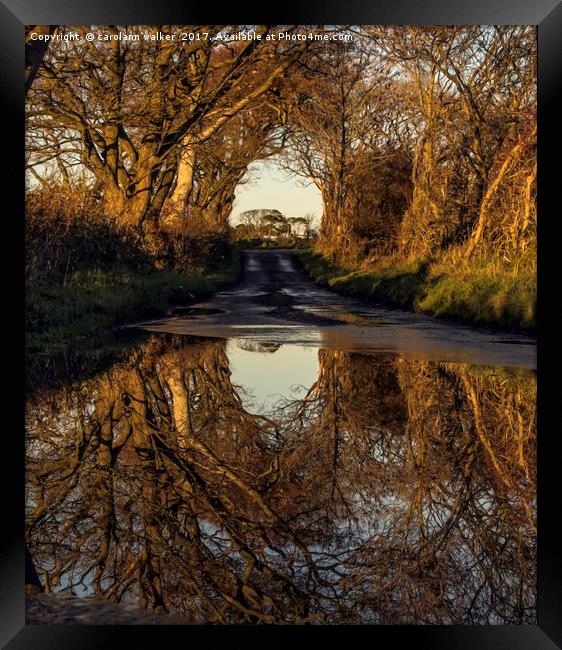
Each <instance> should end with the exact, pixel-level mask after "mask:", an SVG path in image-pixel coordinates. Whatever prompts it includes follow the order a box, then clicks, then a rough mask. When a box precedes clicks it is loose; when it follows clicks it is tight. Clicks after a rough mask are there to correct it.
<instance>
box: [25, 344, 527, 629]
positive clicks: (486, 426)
mask: <svg viewBox="0 0 562 650" xmlns="http://www.w3.org/2000/svg"><path fill="white" fill-rule="evenodd" d="M535 393H536V380H535V374H534V372H533V371H531V370H527V369H517V368H504V367H491V366H474V365H472V366H470V365H466V364H462V363H456V362H448V361H443V362H436V361H429V360H424V359H412V358H410V357H407V356H403V355H400V354H393V355H391V356H390V355H385V354H380V355H377V354H369V355H363V354H360V353H357V352H350V351H343V350H338V349H323V348H321V347H320V348H319V347H302V346H298V345H285V344H276V343H271V342H264V341H259V340H258V341H253V340H251V339H248V338H245V339H230V340H221V339H201V338H199V339H195V338H192V337H188V336H181V335H173V334H153V335H150V337H149V338H148V339H147V340H146V341H145V342H144V343H142V344H141V345H139V346H138V347H137V348H135V349H133V350H132V351H131V352H130V354H129V355H128V356H127V358H125V359H124V360H122V361H120V362H119V363H118V364H116V365H114V366H113V367H111V368H110V369H109V370H107V371H105V372H103V373H101V374H99V375H98V376H96V377H94V378H89V379H85V380H79V381H74V382H70V383H67V384H66V385H61V386H59V387H57V388H51V389H49V390H45V389H42V388H41V386H37V387H35V388H34V389H33V390H32V391H30V396H29V398H28V403H27V543H28V547H29V549H30V552H31V555H32V557H33V561H34V562H35V565H36V567H37V569H38V572H39V574H40V576H41V579H42V581H43V582H44V583H46V584H47V585H48V588H49V589H50V590H52V591H55V592H56V591H61V590H66V591H70V590H72V591H73V592H74V593H76V594H78V595H88V594H92V593H98V594H100V595H102V596H103V597H105V598H107V599H110V600H115V601H123V602H134V603H141V604H142V605H146V606H148V607H149V608H156V609H157V610H158V611H169V612H171V613H176V614H181V615H183V616H185V617H187V618H188V619H189V620H191V621H193V622H195V623H227V624H232V623H307V622H308V623H330V624H344V623H379V624H404V623H414V624H475V623H477V624H507V623H529V624H532V623H535V622H536V609H535V608H536V525H535V523H536V522H535V518H536V517H535V461H536V430H535Z"/></svg>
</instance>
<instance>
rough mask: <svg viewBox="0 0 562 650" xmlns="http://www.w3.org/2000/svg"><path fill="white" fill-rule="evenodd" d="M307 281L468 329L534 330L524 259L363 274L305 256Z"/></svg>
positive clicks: (450, 256) (411, 265)
mask: <svg viewBox="0 0 562 650" xmlns="http://www.w3.org/2000/svg"><path fill="white" fill-rule="evenodd" d="M299 256H300V259H301V261H302V262H303V264H304V266H305V268H306V269H307V271H308V273H309V274H310V275H311V277H312V278H313V279H314V280H315V281H316V282H318V283H319V284H321V285H323V286H326V287H328V288H330V289H332V290H334V291H336V292H337V293H340V294H343V295H350V296H357V297H363V298H368V299H370V300H372V301H374V302H377V303H380V304H386V305H390V306H395V307H400V308H403V309H410V310H413V311H417V312H423V313H427V314H431V315H433V316H440V317H448V318H454V319H457V320H462V321H465V322H470V323H477V324H486V325H499V326H501V327H505V328H516V329H521V330H526V331H534V330H535V329H536V322H535V313H536V274H535V271H534V268H533V264H532V262H531V259H530V255H528V256H527V259H525V258H522V259H519V260H518V261H517V263H515V262H514V261H510V262H504V261H500V260H499V259H497V258H495V257H491V256H490V257H483V258H480V259H477V260H474V261H471V262H465V261H464V260H463V259H462V256H461V255H460V254H459V251H453V252H452V253H446V254H444V255H443V256H442V257H441V258H439V259H438V260H436V261H432V262H428V261H423V260H420V259H416V260H409V261H405V262H404V261H397V260H396V261H393V260H392V259H390V260H386V261H385V262H384V263H381V264H380V265H379V266H378V267H375V268H372V269H369V270H353V269H345V268H340V267H337V266H334V265H332V264H330V263H329V262H328V261H327V260H325V259H324V258H323V257H322V256H321V255H320V254H318V253H315V252H313V251H311V250H305V251H302V252H300V253H299Z"/></svg>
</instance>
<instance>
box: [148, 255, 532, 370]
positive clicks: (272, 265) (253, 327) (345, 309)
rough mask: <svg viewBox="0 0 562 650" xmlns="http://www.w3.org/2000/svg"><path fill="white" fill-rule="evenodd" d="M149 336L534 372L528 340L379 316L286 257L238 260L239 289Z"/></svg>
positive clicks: (179, 312) (388, 313) (178, 313)
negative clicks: (387, 355)
mask: <svg viewBox="0 0 562 650" xmlns="http://www.w3.org/2000/svg"><path fill="white" fill-rule="evenodd" d="M137 326H140V327H142V328H143V329H146V330H149V331H154V332H169V333H174V334H186V335H192V336H205V337H211V338H233V337H236V338H242V339H244V338H247V339H251V340H254V341H258V342H261V343H269V344H284V343H293V344H298V345H308V346H314V347H321V348H324V349H339V350H346V351H350V352H361V353H363V354H369V353H380V352H386V353H396V354H401V355H406V356H409V357H411V358H418V359H428V360H432V361H456V362H462V363H473V364H484V365H497V366H512V367H521V368H534V367H536V339H535V338H534V337H532V336H529V335H521V334H510V333H505V332H494V331H489V330H486V329H480V328H475V327H471V326H467V325H456V324H451V323H449V322H446V321H442V320H439V319H435V318H431V317H429V316H425V315H421V314H413V313H411V312H406V311H401V310H396V309H386V308H381V307H378V306H374V305H371V304H369V303H367V302H366V301H363V300H358V299H354V298H350V297H345V296H339V295H337V294H335V293H332V292H330V291H328V290H326V289H323V288H320V287H318V286H317V285H316V284H315V283H314V282H312V280H311V279H310V278H309V277H308V275H307V274H306V273H305V272H304V270H303V269H302V267H301V265H300V262H299V260H298V258H297V256H296V254H295V253H294V252H293V251H290V250H253V251H246V252H245V253H244V254H243V260H242V274H241V278H240V282H239V283H238V284H237V285H236V286H235V287H234V288H232V289H229V290H226V291H221V292H219V293H217V294H215V295H214V296H213V297H212V298H211V299H209V300H207V301H202V302H198V303H196V304H193V305H190V306H189V307H184V308H181V307H180V308H177V309H176V310H174V314H172V315H171V316H169V317H167V318H164V319H159V320H154V321H150V322H145V323H141V324H138V325H137Z"/></svg>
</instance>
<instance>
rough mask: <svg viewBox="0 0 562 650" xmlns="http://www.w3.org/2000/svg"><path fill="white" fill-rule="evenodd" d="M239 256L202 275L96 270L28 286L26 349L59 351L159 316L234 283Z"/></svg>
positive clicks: (28, 350) (238, 271)
mask: <svg viewBox="0 0 562 650" xmlns="http://www.w3.org/2000/svg"><path fill="white" fill-rule="evenodd" d="M239 273H240V256H239V250H238V248H237V247H234V248H233V251H232V256H231V259H230V260H229V261H228V262H227V263H226V264H224V265H223V266H221V267H219V268H217V269H215V270H212V271H208V272H205V273H204V274H201V275H187V274H185V273H178V272H175V271H156V270H150V271H138V270H135V271H133V270H126V269H123V270H101V269H92V270H88V271H79V272H76V273H74V274H73V275H72V276H71V277H70V278H68V279H67V281H66V282H64V283H58V284H51V285H48V286H28V287H27V290H26V350H27V352H44V351H48V350H52V349H58V348H64V347H66V346H68V345H69V344H72V343H75V342H76V341H79V340H81V339H84V338H86V337H91V336H94V335H99V334H100V333H101V332H103V331H109V330H111V329H112V328H113V327H115V326H117V325H120V324H123V323H126V322H130V321H132V320H136V319H141V318H149V317H151V316H158V315H160V314H163V313H164V312H165V311H166V310H167V309H169V308H170V307H171V306H173V305H180V304H181V305H184V304H189V303H190V302H192V301H193V300H196V299H199V298H203V297H204V296H206V295H209V294H211V293H212V292H214V291H216V290H217V289H219V288H221V287H224V286H228V285H229V284H232V283H234V282H235V281H236V280H237V278H238V276H239Z"/></svg>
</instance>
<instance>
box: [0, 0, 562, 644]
mask: <svg viewBox="0 0 562 650" xmlns="http://www.w3.org/2000/svg"><path fill="white" fill-rule="evenodd" d="M210 14H211V11H210V9H209V8H208V6H206V4H205V3H198V4H197V5H190V4H184V3H182V2H180V0H159V2H153V1H152V2H149V1H148V0H129V2H128V3H127V4H117V3H116V2H115V1H114V0H90V2H88V3H86V2H82V3H77V2H75V1H72V0H50V1H49V2H48V3H47V2H41V1H40V0H1V2H0V39H1V40H0V43H1V45H2V49H1V51H2V52H3V56H2V58H1V63H0V84H1V88H0V90H1V97H2V102H3V104H4V107H5V108H7V109H8V110H7V117H6V118H5V120H6V121H5V122H4V126H5V129H4V131H5V133H4V138H3V142H4V147H6V149H4V153H5V155H6V152H7V154H8V155H9V160H10V161H13V160H15V159H18V156H21V160H22V162H23V155H24V148H23V136H24V82H23V79H24V75H23V71H24V26H25V25H26V24H139V23H142V24H159V23H173V24H177V23H180V24H190V23H201V22H214V23H216V24H226V23H231V22H234V23H236V24H240V23H245V22H255V21H256V19H257V20H258V21H259V22H266V23H283V24H317V23H330V24H389V25H390V24H393V25H396V24H403V25H406V24H442V25H453V24H457V25H461V24H525V25H536V26H537V30H538V52H539V57H538V80H539V112H538V133H539V135H538V140H539V177H538V178H539V181H538V211H539V213H540V215H541V216H540V220H539V292H538V295H539V298H538V323H539V345H538V373H539V422H538V431H539V435H538V468H539V472H538V490H539V497H538V548H539V560H538V625H536V626H534V625H529V626H373V627H372V628H370V629H369V630H368V631H367V638H368V639H369V640H370V641H371V642H374V643H375V644H376V645H381V646H383V647H384V646H386V645H387V644H388V642H389V641H390V642H391V643H393V644H399V643H403V644H404V645H405V646H406V647H408V646H409V645H410V644H411V645H412V646H414V647H417V648H432V649H435V650H439V649H445V648H447V649H450V648H453V649H455V648H459V649H465V648H466V649H469V648H477V649H478V650H484V649H485V648H495V649H497V650H501V649H504V648H505V649H506V650H508V649H509V650H518V649H521V650H531V649H535V648H538V649H541V650H542V649H544V650H550V649H555V648H557V647H558V648H562V586H561V579H562V549H561V545H560V537H559V534H558V526H557V524H558V520H559V518H560V517H559V504H558V499H557V493H558V490H556V487H557V486H558V484H557V480H556V479H557V478H558V476H557V473H558V465H559V454H558V453H557V452H558V451H559V445H558V440H559V437H560V433H559V426H556V423H557V419H549V412H550V413H551V414H552V415H555V416H556V415H557V413H555V411H554V404H555V403H556V397H555V391H556V389H557V386H556V384H555V382H551V381H550V380H549V379H548V377H549V366H550V367H551V368H552V369H554V368H555V366H554V364H555V361H554V360H553V358H552V355H551V351H552V350H555V349H556V346H557V345H558V346H559V344H558V343H557V341H556V339H555V336H556V333H557V328H556V326H557V320H556V319H555V317H554V315H553V314H554V307H555V306H556V305H553V304H552V302H553V300H552V299H551V298H550V291H551V290H550V289H548V290H546V288H545V287H546V285H547V283H548V282H549V281H550V280H549V279H550V278H553V279H554V282H553V285H552V286H553V287H555V286H557V281H556V278H558V277H559V272H558V266H557V265H556V255H551V254H549V252H548V248H549V242H550V241H551V240H552V236H551V232H552V231H551V228H552V227H553V226H554V224H553V222H555V221H556V216H557V214H556V213H557V212H560V208H557V207H556V206H557V201H558V200H559V199H558V196H557V195H558V193H559V192H558V190H559V186H560V183H561V181H562V179H561V178H560V170H561V168H562V166H561V165H560V162H559V158H557V155H558V154H559V153H560V152H561V151H562V146H561V145H562V143H561V136H560V132H561V129H560V125H559V121H560V116H561V115H562V114H561V113H560V111H559V110H557V107H558V105H557V103H556V99H557V96H559V95H560V94H561V93H560V86H561V78H562V74H561V73H562V4H561V3H560V2H558V1H557V0H533V2H526V1H525V0H473V2H471V3H468V2H460V1H457V2H447V0H425V1H424V2H421V1H419V0H417V1H416V0H392V1H390V0H387V1H386V2H384V3H379V4H375V3H373V2H370V3H368V2H367V1H366V0H347V2H345V4H344V3H343V2H338V0H328V2H324V3H322V4H321V5H320V3H319V2H317V0H309V2H308V3H307V4H306V5H305V4H302V3H301V4H300V5H297V6H296V7H295V6H287V4H286V3H279V4H278V5H276V6H273V5H271V6H268V7H267V8H265V7H261V8H260V10H259V11H256V10H255V9H252V8H250V7H249V6H242V5H239V4H234V3H232V4H231V5H230V7H229V8H220V9H219V6H218V5H217V6H216V8H215V10H214V11H213V12H212V14H213V15H212V16H211V15H210ZM264 14H266V15H264ZM547 161H549V162H547ZM11 167H12V170H10V173H11V174H13V177H10V176H9V175H5V176H4V184H3V185H4V187H3V190H4V192H3V194H4V195H8V194H11V195H12V196H11V199H12V208H11V214H10V215H9V217H10V225H11V226H12V227H13V235H11V236H10V239H9V240H6V241H4V245H5V246H10V245H11V242H13V243H14V244H13V245H14V247H15V242H16V241H22V242H23V236H22V235H23V227H21V223H22V221H23V220H20V219H19V218H18V216H19V215H23V214H24V209H23V197H24V191H23V190H24V188H23V177H24V175H23V173H22V171H23V170H21V169H18V170H17V171H16V167H17V166H16V165H15V164H14V163H11ZM4 205H5V203H4ZM4 216H5V217H6V220H8V215H4ZM548 222H550V223H548ZM20 237H21V240H20V239H19V238H20ZM10 269H13V267H10ZM4 277H5V278H7V279H9V280H11V282H10V287H11V288H10V290H9V291H8V293H7V295H8V299H10V292H13V291H14V290H17V286H18V285H17V282H16V281H15V278H14V274H13V270H11V271H10V274H9V275H6V274H5V275H4ZM11 297H12V298H13V296H11ZM22 315H23V309H22V311H21V312H20V317H21V316H22ZM14 318H15V320H14V322H15V323H17V317H14ZM16 329H17V328H16ZM20 331H23V327H22V328H21V330H20ZM14 336H16V334H15V333H14ZM550 339H552V340H550ZM20 359H21V357H20ZM19 386H21V384H20V385H19ZM19 386H17V389H19ZM14 399H15V400H16V401H14V402H13V403H17V399H18V398H17V396H16V397H15V398H14ZM17 415H18V416H19V414H17ZM549 422H552V423H553V424H552V425H551V424H549ZM22 424H23V417H17V418H16V423H15V425H14V426H12V427H5V428H4V435H5V436H7V437H9V439H10V440H12V442H10V443H9V444H7V445H5V446H4V452H5V456H4V458H3V465H4V467H5V468H7V467H9V468H10V469H11V470H12V476H11V477H8V476H7V472H6V471H3V472H2V475H3V476H2V478H3V479H4V480H6V479H7V480H8V483H7V484H6V486H5V488H4V491H3V495H4V502H3V504H2V505H3V512H4V524H6V523H7V522H9V526H6V525H4V527H3V528H4V531H3V533H2V535H1V536H0V539H1V544H2V547H3V548H2V553H1V556H0V567H1V571H0V643H1V644H2V647H5V648H7V649H9V650H16V649H20V648H22V649H23V648H26V649H27V648H32V649H33V650H35V649H39V648H56V649H57V650H64V649H65V648H69V649H70V648H72V649H75V648H80V649H81V650H82V649H84V650H85V649H87V648H90V647H91V648H100V647H114V646H115V647H117V646H119V647H123V646H125V647H127V646H128V645H136V647H139V648H143V647H148V646H152V645H153V644H155V643H159V644H163V643H164V641H163V636H166V637H167V636H168V634H169V633H170V632H173V633H174V636H175V637H176V639H179V640H180V642H181V643H182V645H187V644H189V643H190V642H193V640H194V639H193V634H192V631H193V630H192V628H191V627H190V628H189V629H188V630H185V628H182V627H176V626H174V627H168V626H139V627H134V626H125V627H120V626H112V627H104V626H95V627H93V626H92V627H89V626H64V625H52V626H26V625H25V615H24V535H23V529H24V526H23V511H24V508H23V480H22V478H23V474H24V450H23V446H24V442H23V433H22V431H23V426H22ZM15 486H17V487H15ZM193 627H194V628H195V627H198V626H193ZM355 631H357V632H359V631H361V632H363V633H364V632H365V630H358V629H357V628H355V629H353V628H351V627H350V626H338V627H335V626H334V627H331V628H330V629H329V630H328V633H329V634H330V637H332V635H333V634H335V635H336V636H337V637H339V639H341V640H345V639H346V638H347V635H348V634H349V633H351V632H355ZM223 633H224V629H222V631H221V628H219V627H214V626H206V627H205V630H204V635H205V638H206V641H205V642H206V643H212V644H215V643H217V642H218V638H219V636H217V635H220V636H222V635H223ZM297 633H298V636H299V639H301V640H303V641H307V640H309V639H310V640H312V638H311V636H310V635H316V634H318V633H320V634H322V635H323V634H325V633H326V628H325V627H324V628H316V627H307V628H303V629H299V630H298V631H296V630H295V629H294V628H292V627H289V626H285V627H278V628H276V629H275V630H274V633H273V634H272V630H271V628H270V627H260V628H249V627H245V626H241V627H229V629H228V638H229V641H228V642H229V644H232V643H237V642H241V641H242V637H241V636H239V635H240V634H243V635H244V636H245V637H246V636H248V635H250V636H253V637H254V639H255V640H257V641H262V642H263V641H267V640H268V639H269V638H271V637H273V636H274V637H275V639H276V640H277V639H278V640H279V641H281V642H283V641H285V642H286V641H289V640H291V639H292V638H296V636H295V635H296V634H297ZM340 635H345V636H340ZM331 640H332V639H331ZM333 640H334V641H336V637H333Z"/></svg>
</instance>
